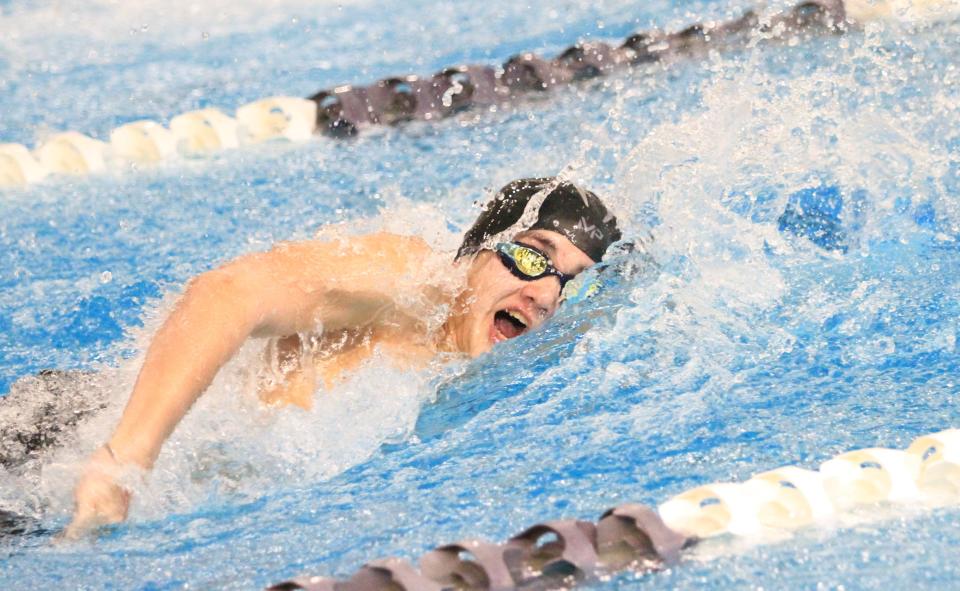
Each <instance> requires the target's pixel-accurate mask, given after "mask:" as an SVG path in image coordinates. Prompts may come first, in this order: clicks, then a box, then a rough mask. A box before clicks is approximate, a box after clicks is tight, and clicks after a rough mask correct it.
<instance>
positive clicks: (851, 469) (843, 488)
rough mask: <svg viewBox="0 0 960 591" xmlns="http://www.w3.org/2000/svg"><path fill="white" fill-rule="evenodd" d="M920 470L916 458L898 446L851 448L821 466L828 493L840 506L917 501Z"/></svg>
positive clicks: (836, 504)
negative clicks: (891, 447)
mask: <svg viewBox="0 0 960 591" xmlns="http://www.w3.org/2000/svg"><path fill="white" fill-rule="evenodd" d="M919 472H920V463H919V462H918V461H917V458H916V457H915V456H913V455H912V454H908V453H907V452H905V451H903V450H899V449H883V448H870V449H860V450H856V451H850V452H847V453H843V454H840V455H838V456H836V457H835V458H833V459H830V460H827V461H826V462H824V463H822V464H821V465H820V473H821V474H822V475H823V477H824V479H825V480H826V488H827V493H828V494H829V495H830V498H831V499H832V500H833V503H834V505H835V506H837V508H849V507H852V506H854V505H862V504H867V503H877V502H880V501H890V502H895V503H903V502H910V501H915V500H917V499H919V498H920V491H919V489H917V476H918V475H919Z"/></svg>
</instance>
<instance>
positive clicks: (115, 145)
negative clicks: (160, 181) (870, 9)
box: [110, 121, 177, 164]
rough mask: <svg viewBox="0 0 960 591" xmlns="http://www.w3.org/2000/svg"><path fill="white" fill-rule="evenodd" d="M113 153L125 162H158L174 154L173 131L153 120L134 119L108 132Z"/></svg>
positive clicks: (175, 142) (175, 145) (175, 147)
mask: <svg viewBox="0 0 960 591" xmlns="http://www.w3.org/2000/svg"><path fill="white" fill-rule="evenodd" d="M110 147H111V149H112V150H113V155H114V156H115V157H117V158H119V159H121V160H125V161H127V162H136V163H139V164H145V163H149V162H158V161H160V160H163V159H165V158H169V157H170V156H172V155H174V154H176V152H177V140H176V138H175V137H174V135H173V133H172V132H171V131H170V130H168V129H167V128H165V127H164V126H162V125H160V124H159V123H157V122H155V121H134V122H133V123H127V124H126V125H122V126H120V127H118V128H116V129H114V130H113V131H111V132H110Z"/></svg>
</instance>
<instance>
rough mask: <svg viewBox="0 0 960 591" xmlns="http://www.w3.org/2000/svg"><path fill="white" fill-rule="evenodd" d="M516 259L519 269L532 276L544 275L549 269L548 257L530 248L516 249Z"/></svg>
mask: <svg viewBox="0 0 960 591" xmlns="http://www.w3.org/2000/svg"><path fill="white" fill-rule="evenodd" d="M514 260H515V261H516V262H517V269H520V272H521V273H523V274H525V275H529V276H530V277H536V276H538V275H542V274H543V273H544V272H545V271H546V270H547V259H546V257H544V256H543V255H541V254H540V253H538V252H535V251H533V250H530V249H528V248H522V247H520V248H517V249H516V251H514Z"/></svg>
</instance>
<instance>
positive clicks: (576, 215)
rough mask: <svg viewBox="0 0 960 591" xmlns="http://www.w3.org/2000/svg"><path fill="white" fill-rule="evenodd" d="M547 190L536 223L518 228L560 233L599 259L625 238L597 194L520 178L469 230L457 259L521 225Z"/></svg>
mask: <svg viewBox="0 0 960 591" xmlns="http://www.w3.org/2000/svg"><path fill="white" fill-rule="evenodd" d="M544 192H545V193H546V195H544V196H543V200H542V202H541V203H540V207H539V209H538V210H537V212H536V219H535V220H534V221H533V223H531V224H529V225H526V224H524V226H525V227H519V228H517V231H518V232H522V231H523V230H538V229H542V230H551V231H553V232H558V233H560V234H563V235H564V236H566V237H567V238H568V239H569V240H570V242H572V243H573V244H574V246H576V247H577V248H579V249H580V250H582V251H583V252H584V253H586V255H587V256H589V257H590V258H591V259H593V260H594V261H600V259H602V258H603V254H604V253H605V252H606V251H607V248H608V247H609V246H610V245H611V244H613V243H614V242H616V241H617V240H620V236H621V234H620V229H619V228H618V227H617V218H616V217H614V216H613V214H611V213H610V212H609V211H608V210H607V208H606V206H605V205H604V204H603V202H602V201H600V198H599V197H597V196H596V195H595V194H594V193H593V192H592V191H588V190H586V189H583V188H580V187H578V186H577V185H575V184H573V183H571V182H570V181H564V180H560V179H557V178H556V177H550V178H530V179H519V180H516V181H513V182H512V183H510V184H508V185H507V186H505V187H503V188H502V189H500V191H499V192H498V193H497V195H496V196H495V197H494V198H493V199H492V200H490V202H489V203H487V204H486V206H484V208H483V212H482V213H481V214H480V217H479V218H477V221H476V222H474V224H473V226H472V227H471V228H470V229H469V230H467V233H466V235H465V236H464V239H463V244H461V245H460V249H459V250H458V251H457V258H460V257H463V256H467V255H471V254H474V253H476V252H477V251H478V250H480V249H481V248H482V246H483V244H484V242H485V241H487V240H489V239H490V238H491V237H493V236H496V235H497V234H500V233H501V232H504V231H505V230H508V229H509V228H510V227H511V226H514V225H516V224H517V223H518V222H520V221H521V217H523V216H524V212H525V211H526V208H527V205H528V204H529V203H530V201H531V200H533V198H534V197H536V196H540V195H541V194H543V193H544Z"/></svg>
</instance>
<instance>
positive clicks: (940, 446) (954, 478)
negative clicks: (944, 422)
mask: <svg viewBox="0 0 960 591" xmlns="http://www.w3.org/2000/svg"><path fill="white" fill-rule="evenodd" d="M907 453H908V454H910V455H911V456H913V457H914V458H915V459H916V461H917V462H918V463H919V465H920V468H919V473H918V475H917V487H918V488H919V489H920V491H921V492H922V493H923V495H924V497H925V498H926V499H927V500H928V501H932V502H935V503H938V504H939V503H942V502H944V501H946V502H950V501H953V500H956V499H958V498H960V429H947V430H946V431H940V432H939V433H931V434H930V435H924V436H922V437H918V438H916V439H915V440H914V441H913V443H911V444H910V447H908V448H907Z"/></svg>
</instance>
